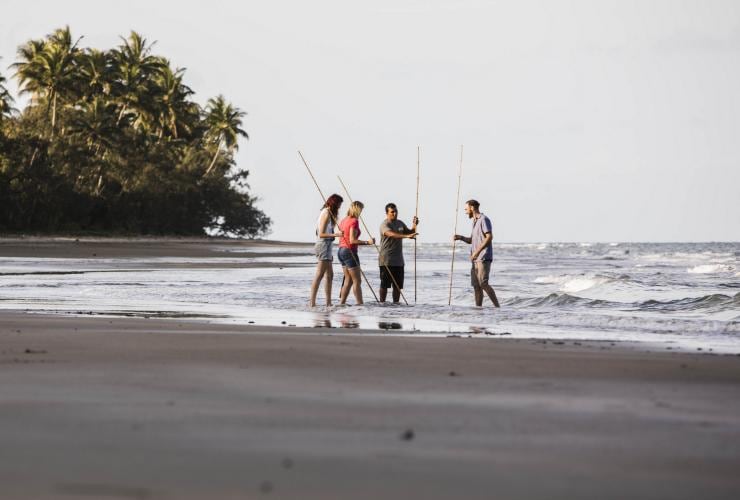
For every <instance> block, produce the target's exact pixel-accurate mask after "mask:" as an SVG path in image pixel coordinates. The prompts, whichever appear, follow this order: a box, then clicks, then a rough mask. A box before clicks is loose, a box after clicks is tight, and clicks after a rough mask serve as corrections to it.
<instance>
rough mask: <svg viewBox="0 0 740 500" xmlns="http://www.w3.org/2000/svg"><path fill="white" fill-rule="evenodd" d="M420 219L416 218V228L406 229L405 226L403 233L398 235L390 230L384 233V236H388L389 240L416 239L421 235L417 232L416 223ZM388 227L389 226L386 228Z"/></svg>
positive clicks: (404, 226)
mask: <svg viewBox="0 0 740 500" xmlns="http://www.w3.org/2000/svg"><path fill="white" fill-rule="evenodd" d="M417 220H418V219H417V218H416V217H414V226H413V228H412V229H409V228H408V227H406V224H404V225H403V232H402V233H397V232H396V231H391V230H390V229H388V230H387V231H384V232H383V236H386V237H387V238H396V239H399V240H400V239H403V238H411V239H413V238H416V236H417V235H418V234H419V233H417V232H416V221H417ZM386 227H387V226H386Z"/></svg>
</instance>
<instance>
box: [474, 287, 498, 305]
mask: <svg viewBox="0 0 740 500" xmlns="http://www.w3.org/2000/svg"><path fill="white" fill-rule="evenodd" d="M483 291H485V292H486V295H488V298H489V299H491V302H493V305H494V307H501V306H500V305H499V303H498V298H497V297H496V292H495V291H493V287H492V286H491V285H489V284H488V283H486V284H485V285H483V286H482V287H477V286H476V287H473V293H475V305H476V306H478V307H481V306H483Z"/></svg>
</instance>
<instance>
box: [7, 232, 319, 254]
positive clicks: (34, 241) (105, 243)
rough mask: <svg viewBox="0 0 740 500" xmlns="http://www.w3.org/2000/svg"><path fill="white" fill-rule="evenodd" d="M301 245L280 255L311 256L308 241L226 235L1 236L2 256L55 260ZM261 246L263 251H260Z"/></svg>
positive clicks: (236, 251) (251, 251)
mask: <svg viewBox="0 0 740 500" xmlns="http://www.w3.org/2000/svg"><path fill="white" fill-rule="evenodd" d="M274 246H291V247H305V249H306V251H305V252H302V253H281V254H280V255H281V256H286V257H287V256H295V255H311V256H312V255H313V245H312V244H311V243H294V242H284V241H271V240H234V239H227V238H172V237H166V238H90V237H80V238H74V237H59V238H50V237H33V236H28V237H22V238H21V237H2V236H0V258H2V257H28V258H33V257H52V258H58V259H96V258H97V259H113V258H147V257H154V258H161V257H177V258H219V257H221V258H237V257H242V256H244V255H245V254H244V253H240V252H243V251H249V254H248V255H249V256H252V257H272V256H275V253H274V252H271V251H269V250H268V249H267V248H265V247H274ZM262 248H264V251H262V252H261V251H260V250H261V249H262Z"/></svg>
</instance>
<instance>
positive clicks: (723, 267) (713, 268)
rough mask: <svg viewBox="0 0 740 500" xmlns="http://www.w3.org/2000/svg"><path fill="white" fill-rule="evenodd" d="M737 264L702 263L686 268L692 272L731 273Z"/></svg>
mask: <svg viewBox="0 0 740 500" xmlns="http://www.w3.org/2000/svg"><path fill="white" fill-rule="evenodd" d="M734 270H735V266H732V265H729V264H702V265H700V266H694V267H691V268H689V269H686V272H688V273H691V274H714V273H731V272H733V271H734Z"/></svg>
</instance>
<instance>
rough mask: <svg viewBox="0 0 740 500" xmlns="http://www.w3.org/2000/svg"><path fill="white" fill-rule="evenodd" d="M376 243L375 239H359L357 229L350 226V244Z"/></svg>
mask: <svg viewBox="0 0 740 500" xmlns="http://www.w3.org/2000/svg"><path fill="white" fill-rule="evenodd" d="M373 243H375V240H374V239H372V238H370V239H369V240H367V241H362V240H358V239H357V229H355V228H354V227H351V228H349V244H350V245H372V244H373Z"/></svg>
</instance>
